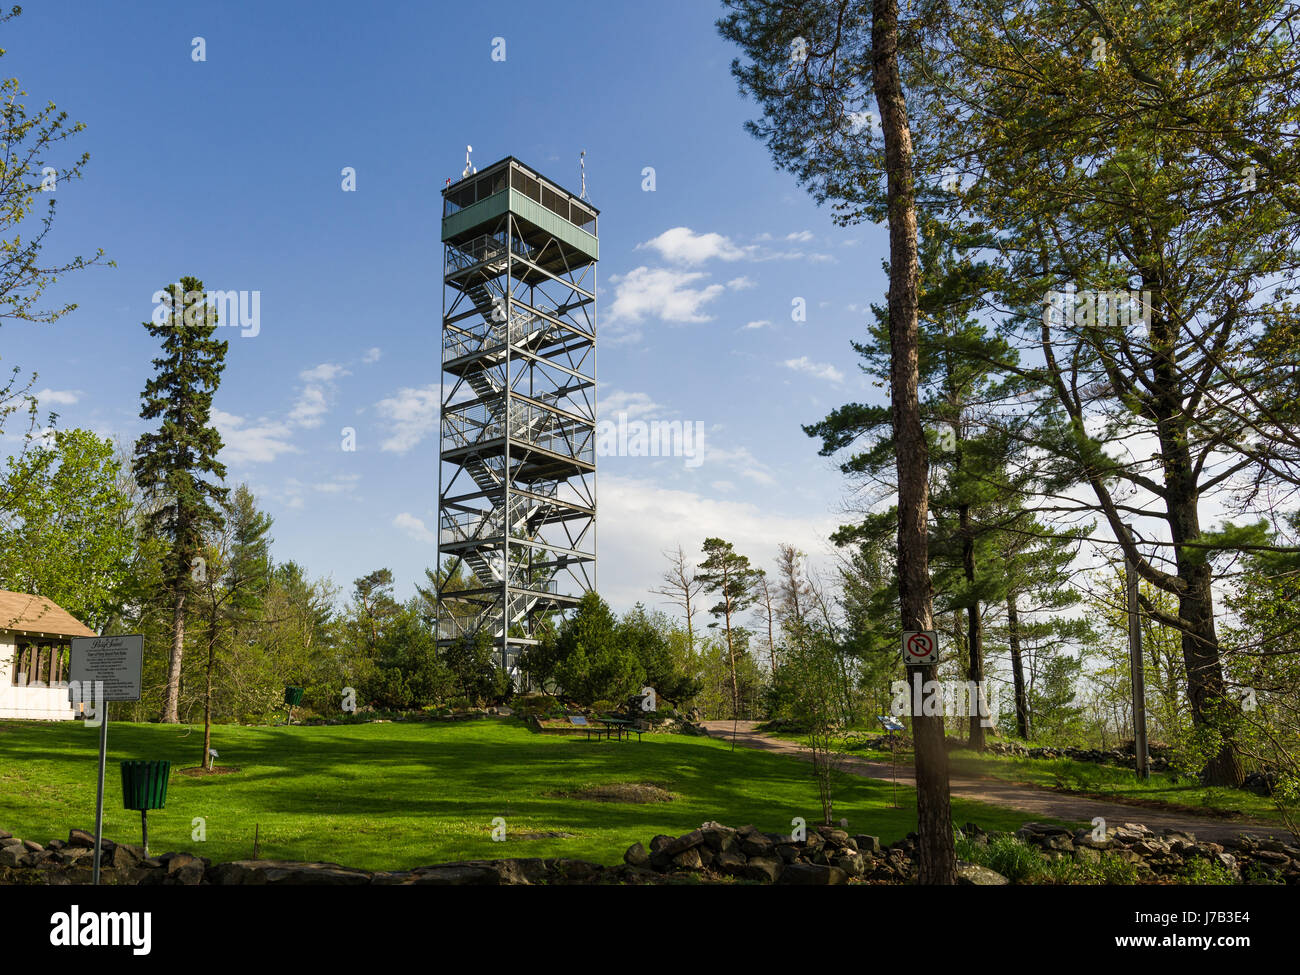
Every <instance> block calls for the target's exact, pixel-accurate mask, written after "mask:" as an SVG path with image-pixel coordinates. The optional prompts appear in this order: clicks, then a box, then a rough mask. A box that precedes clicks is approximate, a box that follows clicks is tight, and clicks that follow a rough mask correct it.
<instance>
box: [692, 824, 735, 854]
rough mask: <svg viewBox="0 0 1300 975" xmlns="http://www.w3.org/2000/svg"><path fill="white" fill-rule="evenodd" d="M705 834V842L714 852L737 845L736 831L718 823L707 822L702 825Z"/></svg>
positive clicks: (701, 829)
mask: <svg viewBox="0 0 1300 975" xmlns="http://www.w3.org/2000/svg"><path fill="white" fill-rule="evenodd" d="M700 832H701V833H703V834H704V844H705V845H706V846H707V847H708V848H709V849H710V850H712V851H713V852H714V853H721V852H722V851H724V850H730V849H731V848H732V847H733V846H735V845H736V831H735V830H734V829H728V828H727V827H725V826H719V825H718V824H717V823H705V824H704V825H703V826H701V827H700Z"/></svg>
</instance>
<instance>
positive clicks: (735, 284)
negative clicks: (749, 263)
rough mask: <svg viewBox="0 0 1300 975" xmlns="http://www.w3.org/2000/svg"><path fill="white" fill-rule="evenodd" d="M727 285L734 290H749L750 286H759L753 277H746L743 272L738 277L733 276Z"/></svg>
mask: <svg viewBox="0 0 1300 975" xmlns="http://www.w3.org/2000/svg"><path fill="white" fill-rule="evenodd" d="M727 287H728V288H730V289H731V290H732V291H748V290H749V289H750V288H756V287H758V282H756V281H755V280H754V279H753V278H749V277H745V276H744V275H743V274H742V275H741V276H740V277H738V278H732V279H731V280H730V281H728V282H727Z"/></svg>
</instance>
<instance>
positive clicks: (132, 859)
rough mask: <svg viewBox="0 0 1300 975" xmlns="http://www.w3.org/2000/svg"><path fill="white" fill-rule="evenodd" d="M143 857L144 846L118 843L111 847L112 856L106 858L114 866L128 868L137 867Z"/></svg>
mask: <svg viewBox="0 0 1300 975" xmlns="http://www.w3.org/2000/svg"><path fill="white" fill-rule="evenodd" d="M144 858H145V856H144V847H142V846H132V845H131V844H130V843H118V844H117V846H115V847H114V848H113V853H112V856H110V857H108V858H107V859H108V862H109V863H111V864H112V865H113V866H114V867H116V868H119V869H130V868H132V867H138V866H139V865H140V863H141V862H142V861H143V860H144Z"/></svg>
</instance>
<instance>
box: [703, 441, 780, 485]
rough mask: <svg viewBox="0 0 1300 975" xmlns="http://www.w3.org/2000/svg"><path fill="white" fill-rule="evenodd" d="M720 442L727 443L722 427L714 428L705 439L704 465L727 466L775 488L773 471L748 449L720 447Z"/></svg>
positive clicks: (752, 479) (750, 478)
mask: <svg viewBox="0 0 1300 975" xmlns="http://www.w3.org/2000/svg"><path fill="white" fill-rule="evenodd" d="M719 442H722V443H726V442H727V440H726V438H725V437H723V436H722V430H721V428H720V427H714V428H713V429H712V430H711V431H710V432H709V436H707V437H705V438H704V465H705V466H707V465H710V464H725V465H727V466H728V467H730V468H731V469H732V470H733V471H735V472H736V473H737V474H739V475H740V476H741V477H745V478H748V479H749V480H751V481H753V482H754V483H756V484H761V485H763V486H764V487H773V486H775V485H776V483H777V480H776V478H775V477H773V476H772V469H771V468H770V467H768V466H767V465H766V464H764V463H763V462H762V461H760V460H759V459H758V458H757V457H755V456H754V454H753V452H752V451H751V450H750V449H749V448H748V447H741V446H739V445H737V446H734V447H719V446H717V445H718V443H719Z"/></svg>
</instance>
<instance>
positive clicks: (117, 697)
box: [68, 635, 144, 885]
mask: <svg viewBox="0 0 1300 975" xmlns="http://www.w3.org/2000/svg"><path fill="white" fill-rule="evenodd" d="M69 656H70V658H71V659H70V660H69V664H68V699H69V700H70V701H72V702H73V703H74V704H75V703H77V702H78V700H80V701H81V702H83V703H84V702H85V701H86V700H87V698H88V697H89V698H90V699H91V700H92V701H93V700H94V699H96V698H97V699H98V700H99V708H100V711H101V713H100V715H99V779H98V782H99V788H98V791H97V793H96V796H95V871H94V874H95V875H94V882H95V884H96V885H98V884H99V866H100V860H101V857H102V855H103V849H104V763H105V761H106V760H107V758H108V702H109V701H138V700H140V683H141V676H142V674H143V671H144V637H143V636H140V635H132V636H79V637H73V639H72V652H71V653H70V655H69ZM88 689H91V690H90V693H89V694H88V693H87V690H88Z"/></svg>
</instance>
